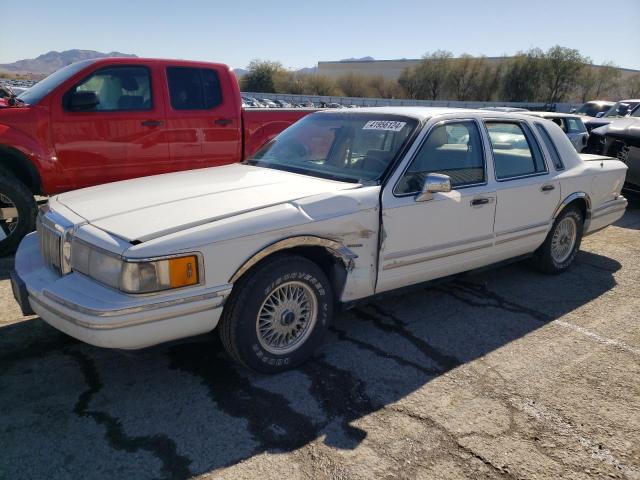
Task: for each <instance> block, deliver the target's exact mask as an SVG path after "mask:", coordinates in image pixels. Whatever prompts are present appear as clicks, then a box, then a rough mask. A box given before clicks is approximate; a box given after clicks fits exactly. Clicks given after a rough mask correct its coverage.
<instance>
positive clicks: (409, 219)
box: [376, 119, 496, 292]
mask: <svg viewBox="0 0 640 480" xmlns="http://www.w3.org/2000/svg"><path fill="white" fill-rule="evenodd" d="M484 135H485V134H484V133H483V131H482V128H481V125H480V124H479V123H478V121H476V120H474V119H468V120H457V119H456V120H445V121H442V122H439V123H437V124H435V125H433V126H432V127H431V129H430V130H429V132H428V134H427V136H426V138H425V139H424V140H423V141H422V142H421V144H420V145H419V147H418V148H417V150H416V151H415V154H412V156H411V160H410V161H409V162H408V164H407V167H406V168H403V169H401V170H400V171H399V172H397V173H396V174H394V177H393V178H392V179H391V181H390V182H389V184H388V185H387V186H386V187H385V189H384V191H383V195H382V208H383V212H382V217H381V218H382V228H383V232H384V233H383V242H382V245H381V249H380V255H379V265H378V281H377V288H376V291H378V292H381V291H385V290H390V289H393V288H399V287H402V286H405V285H410V284H414V283H418V282H423V281H426V280H430V279H433V278H438V277H442V276H446V275H451V274H454V273H458V272H461V271H465V270H469V269H471V268H475V267H480V266H482V265H486V264H489V263H491V261H492V250H493V222H494V215H495V209H496V190H495V185H494V184H491V183H489V182H488V181H487V180H488V178H487V162H486V158H487V151H486V148H485V146H484V145H485V144H484V143H483V140H482V139H483V136H484ZM429 173H441V174H445V175H448V176H449V177H450V178H451V183H452V190H451V191H450V192H446V193H444V192H441V193H434V194H433V198H431V199H430V200H427V201H418V193H419V192H420V189H421V185H422V182H423V180H424V177H425V176H426V175H427V174H429Z"/></svg>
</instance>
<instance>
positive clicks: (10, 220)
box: [0, 169, 38, 256]
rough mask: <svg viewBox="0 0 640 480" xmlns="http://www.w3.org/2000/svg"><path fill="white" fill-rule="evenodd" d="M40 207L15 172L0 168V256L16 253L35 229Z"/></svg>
mask: <svg viewBox="0 0 640 480" xmlns="http://www.w3.org/2000/svg"><path fill="white" fill-rule="evenodd" d="M37 212H38V207H37V205H36V200H35V198H34V197H33V194H32V193H31V191H30V190H29V189H28V188H27V187H26V186H25V185H24V184H23V183H22V182H21V181H20V180H18V179H17V178H16V177H15V176H14V175H13V174H11V173H10V172H8V171H7V170H4V169H0V256H5V255H10V254H12V253H14V252H15V251H16V250H17V248H18V244H19V243H20V240H22V238H23V237H24V236H25V235H26V234H27V233H29V232H31V231H33V229H34V228H35V224H36V215H37Z"/></svg>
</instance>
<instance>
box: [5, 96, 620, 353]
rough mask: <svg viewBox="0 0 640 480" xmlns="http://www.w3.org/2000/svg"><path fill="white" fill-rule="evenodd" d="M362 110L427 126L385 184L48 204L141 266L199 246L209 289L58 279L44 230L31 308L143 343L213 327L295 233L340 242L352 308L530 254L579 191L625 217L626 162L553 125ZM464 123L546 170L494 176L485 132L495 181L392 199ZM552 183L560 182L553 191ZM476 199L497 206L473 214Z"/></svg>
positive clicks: (155, 189) (95, 196) (54, 213)
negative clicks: (431, 139) (493, 133)
mask: <svg viewBox="0 0 640 480" xmlns="http://www.w3.org/2000/svg"><path fill="white" fill-rule="evenodd" d="M363 113H364V114H366V113H373V114H384V113H393V114H397V115H405V116H410V117H414V118H417V119H418V120H420V122H422V130H421V132H420V133H419V135H418V136H417V138H416V139H415V140H414V141H413V144H412V146H411V147H410V148H409V149H408V150H407V151H406V152H405V154H404V156H403V158H402V159H401V160H400V161H399V163H398V164H397V165H396V167H395V169H394V171H393V172H392V173H391V175H390V177H389V178H388V180H387V181H386V182H385V183H383V184H382V185H359V184H353V183H345V182H338V181H333V180H325V179H320V178H316V177H310V176H305V175H299V174H294V173H288V172H283V171H278V170H273V169H267V168H259V167H253V166H248V165H230V166H225V167H216V168H211V169H205V170H195V171H191V172H181V173H174V174H167V175H160V176H155V177H148V178H141V179H135V180H128V181H125V182H117V183H113V184H108V185H102V186H98V187H92V188H88V189H83V190H79V191H76V192H70V193H66V194H62V195H59V196H57V197H54V198H52V199H50V202H49V208H50V211H49V213H47V214H46V215H47V216H48V219H49V220H50V221H52V222H54V223H55V224H56V225H57V226H58V227H60V228H72V229H74V230H75V235H76V236H77V238H79V239H82V240H83V241H84V242H86V243H89V244H92V245H96V246H98V247H99V248H101V249H103V250H106V251H108V252H112V253H113V254H115V255H118V256H123V257H126V258H129V259H143V258H153V257H158V256H165V255H173V254H178V253H184V252H198V253H199V254H200V255H201V257H202V261H203V272H204V282H203V283H202V284H200V285H196V286H193V287H188V288H183V289H180V290H176V291H171V290H169V291H165V292H160V293H155V294H146V295H129V294H125V293H122V292H120V291H116V290H114V289H111V288H109V287H106V286H103V285H101V284H99V283H98V282H96V281H94V280H92V279H90V278H87V277H85V276H83V275H81V274H78V273H74V272H71V273H69V274H67V275H62V276H60V275H59V274H56V273H54V272H53V271H52V270H51V269H50V268H48V267H47V266H46V265H45V264H44V263H43V260H42V255H41V253H40V251H39V246H38V238H37V235H36V234H31V235H28V236H27V237H26V238H25V239H24V240H23V242H22V244H21V245H20V248H19V250H18V252H17V254H16V272H17V274H18V276H19V277H20V278H21V279H22V280H23V281H24V284H25V285H26V289H27V292H28V300H29V303H30V305H31V307H32V308H33V310H34V311H35V312H36V313H37V314H38V315H40V316H41V317H42V318H43V319H44V320H45V321H47V322H48V323H50V324H52V325H53V326H54V327H56V328H58V329H60V330H62V331H64V332H66V333H68V334H69V335H72V336H74V337H76V338H79V339H81V340H83V341H86V342H88V343H92V344H94V345H99V346H105V347H117V348H141V347H145V346H149V345H153V344H157V343H160V342H164V341H167V340H172V339H177V338H181V337H186V336H191V335H195V334H198V333H203V332H206V331H209V330H212V329H213V328H215V327H216V325H217V322H218V320H219V318H220V316H221V314H222V311H223V308H224V300H225V299H226V297H227V296H228V295H229V294H230V292H231V291H232V289H233V288H234V282H235V280H236V277H237V275H239V274H240V273H241V272H242V267H243V265H245V264H246V262H248V261H250V260H251V259H252V258H253V257H254V256H255V255H260V252H263V251H265V249H268V248H269V247H270V246H271V245H274V244H276V245H277V244H278V242H283V241H284V242H285V244H286V243H287V242H290V244H291V245H295V244H296V241H298V240H297V239H300V238H312V239H324V240H326V241H331V242H333V244H335V245H339V246H340V249H341V252H342V253H341V255H342V256H341V257H340V258H341V259H342V260H343V263H344V268H345V272H346V279H345V284H344V288H343V289H342V291H340V292H336V293H337V295H338V297H339V298H338V299H339V300H340V301H342V302H350V301H353V300H358V299H361V298H365V297H367V296H370V295H373V294H375V293H380V292H383V291H386V290H390V289H393V288H398V287H402V286H405V285H409V284H413V283H417V282H422V281H426V280H430V279H433V278H438V277H443V276H447V275H451V274H455V273H458V272H461V271H465V270H469V269H472V268H477V267H482V266H485V265H489V264H492V263H495V262H498V261H501V260H504V259H507V258H511V257H516V256H519V255H522V254H526V253H530V252H533V251H534V250H535V249H536V248H537V247H538V246H539V245H540V244H541V243H542V242H543V241H544V239H545V237H546V235H547V233H548V231H549V230H550V228H551V226H552V224H553V218H554V215H555V214H556V213H557V212H558V211H559V209H561V208H562V206H563V202H565V201H567V200H569V199H571V198H573V196H575V195H576V194H578V195H582V196H584V197H585V198H586V199H587V200H588V201H589V203H590V212H589V213H590V216H591V219H590V221H588V222H587V223H586V224H585V233H587V234H588V233H592V232H594V231H596V230H598V229H600V228H603V227H604V226H606V225H609V224H611V223H613V222H615V221H616V220H617V219H619V218H620V217H621V216H622V215H623V213H624V207H625V206H626V200H624V198H623V197H620V190H621V188H622V184H623V182H624V175H625V171H626V167H625V165H624V164H623V163H621V162H619V161H617V160H615V159H605V158H604V157H596V158H591V157H589V158H586V159H585V160H586V161H585V160H582V159H581V158H580V157H579V156H578V154H577V153H576V151H575V149H574V148H573V146H572V144H571V142H570V141H569V140H568V139H567V137H566V136H565V135H564V133H563V132H562V130H561V129H560V128H559V127H557V126H556V125H555V124H552V123H551V122H548V121H546V120H543V119H534V118H532V117H530V116H525V115H520V114H514V113H502V112H490V111H478V110H457V109H446V108H421V107H383V108H361V109H357V110H344V111H341V113H340V114H344V115H350V114H363ZM334 114H335V112H334ZM461 118H464V119H471V120H473V121H476V122H478V124H479V125H482V122H483V120H484V119H487V118H490V119H502V120H511V121H516V122H526V123H528V124H529V125H530V128H531V130H532V131H533V132H534V135H535V137H536V138H537V141H538V143H540V146H541V148H542V151H543V153H544V155H545V158H547V161H546V163H547V168H548V171H547V172H546V173H543V174H539V175H535V176H530V177H526V178H520V179H514V180H509V181H497V180H496V178H495V173H494V167H493V162H492V161H491V159H492V154H491V149H490V147H489V143H488V135H487V132H486V131H484V130H482V131H481V135H482V137H483V140H484V144H483V148H484V153H485V158H486V159H487V162H486V183H485V184H483V185H478V186H474V187H469V188H462V189H459V190H456V189H454V190H452V191H451V192H446V193H435V194H434V195H433V199H432V200H430V201H426V202H416V201H415V197H414V196H396V195H394V192H393V189H394V186H395V185H396V184H397V182H398V181H399V179H400V177H401V175H402V173H403V172H404V170H405V167H406V166H407V165H408V164H409V162H410V161H411V159H412V157H413V155H414V153H415V152H416V151H417V149H418V148H419V146H420V144H421V142H422V140H423V139H424V138H426V137H427V135H428V133H429V131H430V129H431V128H432V127H433V126H434V125H436V124H437V123H439V122H443V121H447V120H455V119H461ZM534 121H535V122H547V123H545V125H547V126H548V128H549V133H550V136H551V137H552V139H553V141H554V143H555V146H556V149H557V151H558V153H559V154H560V157H561V158H562V161H563V163H564V169H563V170H556V169H555V168H554V166H553V165H552V162H550V160H549V152H548V151H547V150H546V147H545V145H544V143H543V142H542V140H541V139H540V138H539V134H538V133H537V132H536V131H535V128H534V125H533V122H534ZM543 185H552V186H553V187H554V188H553V189H552V190H548V191H544V192H543V191H541V187H542V186H543ZM477 197H485V198H488V199H489V201H488V202H487V203H486V204H484V205H480V206H472V205H471V204H470V202H471V200H473V199H474V198H477ZM381 221H382V224H381ZM333 252H334V253H336V251H333ZM345 252H346V253H345Z"/></svg>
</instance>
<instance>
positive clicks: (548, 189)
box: [540, 185, 556, 192]
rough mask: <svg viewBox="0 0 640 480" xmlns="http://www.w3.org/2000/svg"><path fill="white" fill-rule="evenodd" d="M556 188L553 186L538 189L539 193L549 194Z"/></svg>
mask: <svg viewBox="0 0 640 480" xmlns="http://www.w3.org/2000/svg"><path fill="white" fill-rule="evenodd" d="M555 189H556V187H555V186H554V185H543V186H542V187H540V191H541V192H550V191H551V190H555Z"/></svg>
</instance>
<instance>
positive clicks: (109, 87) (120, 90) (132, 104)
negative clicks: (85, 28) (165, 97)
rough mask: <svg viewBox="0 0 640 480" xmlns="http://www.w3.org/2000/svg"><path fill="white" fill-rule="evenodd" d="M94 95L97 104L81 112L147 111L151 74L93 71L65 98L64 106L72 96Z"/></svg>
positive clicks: (143, 71) (122, 69) (125, 68)
mask: <svg viewBox="0 0 640 480" xmlns="http://www.w3.org/2000/svg"><path fill="white" fill-rule="evenodd" d="M80 92H92V93H95V95H96V97H97V100H98V104H97V105H96V106H95V107H93V108H91V109H89V110H84V111H94V112H117V111H128V112H131V111H136V110H150V109H151V107H152V96H151V75H150V74H149V69H148V68H147V67H138V66H131V67H128V66H118V67H108V68H103V69H100V70H97V71H96V72H94V73H92V74H91V75H90V76H89V77H87V78H85V79H84V80H82V81H81V82H80V83H79V84H77V85H76V86H75V87H74V88H72V89H71V90H70V91H69V92H67V94H66V95H65V100H64V102H65V106H67V107H68V105H67V103H68V101H69V99H70V97H71V95H73V94H74V93H80Z"/></svg>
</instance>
